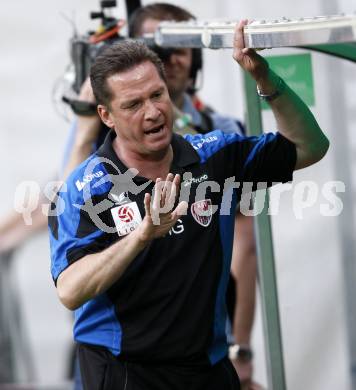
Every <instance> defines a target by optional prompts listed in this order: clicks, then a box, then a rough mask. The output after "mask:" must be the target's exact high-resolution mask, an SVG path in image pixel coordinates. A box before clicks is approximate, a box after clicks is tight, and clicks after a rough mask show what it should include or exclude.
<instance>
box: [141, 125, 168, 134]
mask: <svg viewBox="0 0 356 390" xmlns="http://www.w3.org/2000/svg"><path fill="white" fill-rule="evenodd" d="M163 128H164V125H160V126H156V127H152V128H151V129H149V130H146V131H144V133H145V134H146V135H149V134H157V133H159V132H161V131H163Z"/></svg>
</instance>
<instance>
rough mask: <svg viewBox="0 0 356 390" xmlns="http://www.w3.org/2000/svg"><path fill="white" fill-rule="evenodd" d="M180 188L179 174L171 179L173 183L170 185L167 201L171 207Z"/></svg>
mask: <svg viewBox="0 0 356 390" xmlns="http://www.w3.org/2000/svg"><path fill="white" fill-rule="evenodd" d="M179 188H180V175H175V176H174V179H173V183H172V185H171V191H170V194H169V198H168V203H169V204H170V205H171V209H172V208H173V206H174V203H175V201H176V199H177V196H178V193H179Z"/></svg>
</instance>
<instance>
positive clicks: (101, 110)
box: [97, 104, 114, 129]
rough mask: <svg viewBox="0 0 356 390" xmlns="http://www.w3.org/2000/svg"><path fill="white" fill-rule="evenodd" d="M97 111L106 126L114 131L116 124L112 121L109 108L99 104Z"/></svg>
mask: <svg viewBox="0 0 356 390" xmlns="http://www.w3.org/2000/svg"><path fill="white" fill-rule="evenodd" d="M97 110H98V114H99V116H100V118H101V120H102V121H103V122H104V123H105V124H106V126H107V127H109V128H110V129H113V128H114V122H113V121H112V119H111V114H110V111H109V110H108V109H107V107H106V106H104V105H102V104H98V108H97Z"/></svg>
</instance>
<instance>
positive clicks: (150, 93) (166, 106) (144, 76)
mask: <svg viewBox="0 0 356 390" xmlns="http://www.w3.org/2000/svg"><path fill="white" fill-rule="evenodd" d="M107 85H108V87H109V88H110V89H111V91H112V95H113V98H112V100H111V102H110V108H107V107H105V106H102V105H99V107H98V108H99V114H100V116H101V118H102V120H103V121H104V123H105V124H106V125H107V126H108V127H111V128H114V130H115V132H116V134H117V142H118V143H119V144H120V147H122V148H124V149H125V150H127V151H129V152H131V153H133V154H138V155H144V156H148V155H154V154H155V153H157V152H164V151H165V150H166V149H167V148H168V147H169V145H170V142H171V138H172V123H173V111H172V103H171V100H170V98H169V94H168V90H167V86H166V84H165V82H164V81H163V80H162V79H161V78H160V76H159V74H158V72H157V69H156V67H155V66H154V65H153V64H152V63H151V62H149V61H146V62H143V63H142V64H140V65H137V66H135V67H134V68H132V69H129V70H127V71H125V72H120V73H117V74H114V75H112V76H110V77H109V78H108V79H107Z"/></svg>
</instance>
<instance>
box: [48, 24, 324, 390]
mask: <svg viewBox="0 0 356 390" xmlns="http://www.w3.org/2000/svg"><path fill="white" fill-rule="evenodd" d="M245 24H246V21H243V22H240V23H239V25H238V26H237V28H236V34H235V39H234V59H235V60H236V61H237V62H238V63H239V64H240V65H241V66H242V68H243V69H245V70H247V71H248V72H250V74H251V75H252V77H253V78H254V79H255V80H256V81H257V85H258V88H259V93H260V94H261V95H263V96H264V97H265V98H266V99H267V100H269V102H270V104H271V107H272V109H273V112H274V114H275V117H276V119H277V122H278V126H279V129H280V132H279V133H277V134H265V135H263V136H261V137H251V138H245V137H242V136H240V135H237V134H224V133H222V132H221V131H219V130H216V131H214V132H211V133H208V134H205V135H194V136H185V137H184V138H183V137H181V136H179V135H173V134H172V122H173V111H172V104H171V101H170V98H169V95H168V91H167V86H166V83H165V75H164V71H163V67H162V63H161V62H160V60H159V59H158V57H157V56H156V55H155V54H154V53H152V52H151V51H149V50H148V49H147V48H146V47H145V46H144V45H143V44H141V43H138V42H133V41H122V42H119V43H118V44H116V45H114V46H112V47H110V48H108V49H107V50H106V51H105V52H104V53H103V54H102V55H100V56H99V57H98V58H97V59H96V62H95V64H94V65H93V67H92V71H91V83H92V87H93V91H94V94H95V98H96V101H97V103H98V112H99V115H100V117H101V119H102V121H103V122H104V123H105V124H106V125H107V126H108V127H110V128H112V129H113V131H112V132H111V133H109V135H108V137H107V138H106V140H105V142H104V144H103V145H102V147H101V148H99V150H98V151H97V152H96V153H95V154H94V155H92V156H91V157H89V158H88V159H87V160H86V161H85V162H83V163H82V164H81V165H80V166H79V167H78V168H77V169H76V170H75V171H74V172H73V173H72V174H71V176H70V177H69V178H68V180H67V182H66V186H64V187H63V188H62V190H61V191H60V193H59V194H58V198H57V201H56V203H55V204H53V205H52V214H53V215H52V216H51V217H50V220H49V224H50V240H51V255H52V276H53V279H54V281H55V283H56V286H57V290H58V295H59V298H60V300H61V301H62V303H63V304H64V305H65V306H66V307H67V308H69V309H71V310H75V317H76V321H75V326H74V335H75V339H76V341H77V342H78V343H79V345H80V347H79V358H80V366H81V371H82V378H83V384H84V388H85V389H90V390H91V389H118V390H120V389H127V390H128V389H132V390H149V389H152V390H171V389H172V390H173V389H177V390H178V389H179V390H186V389H188V390H189V389H191V390H198V389H202V390H203V389H204V390H220V389H239V380H238V377H237V375H236V372H235V370H234V368H233V366H232V365H231V363H230V362H229V360H228V359H227V357H226V354H227V344H226V336H225V321H226V308H225V290H226V284H227V280H228V275H229V270H230V264H229V263H230V259H231V249H232V236H233V223H234V210H235V208H234V203H235V202H236V200H237V197H236V194H237V192H236V191H235V196H233V197H232V202H231V206H232V207H231V208H230V207H226V199H225V202H224V207H222V206H221V205H222V199H223V193H224V192H225V193H229V191H228V190H229V188H230V187H235V188H237V187H238V185H237V183H242V182H254V183H256V182H267V183H272V182H285V181H289V180H291V179H292V173H293V170H295V169H300V168H303V167H306V166H308V165H311V164H313V163H315V162H317V161H318V160H320V159H321V158H322V157H323V155H324V154H325V153H326V151H327V149H328V140H327V139H326V137H325V136H324V134H323V133H322V132H321V130H320V128H319V126H318V124H317V123H316V121H315V119H314V117H313V116H312V114H311V113H310V111H309V110H308V108H307V107H306V106H305V105H304V104H303V103H302V102H301V101H300V99H299V98H298V97H297V96H296V95H295V94H294V93H293V92H292V91H291V90H289V88H288V87H286V86H285V85H284V83H283V82H282V81H281V80H280V79H278V78H277V76H276V75H275V74H273V73H272V72H271V71H269V69H268V65H267V63H266V62H265V61H264V60H263V58H262V57H260V56H259V55H258V54H256V53H255V52H254V51H252V50H250V49H245V48H244V42H243V28H244V25H245ZM230 210H231V213H230V212H229V211H230Z"/></svg>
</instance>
